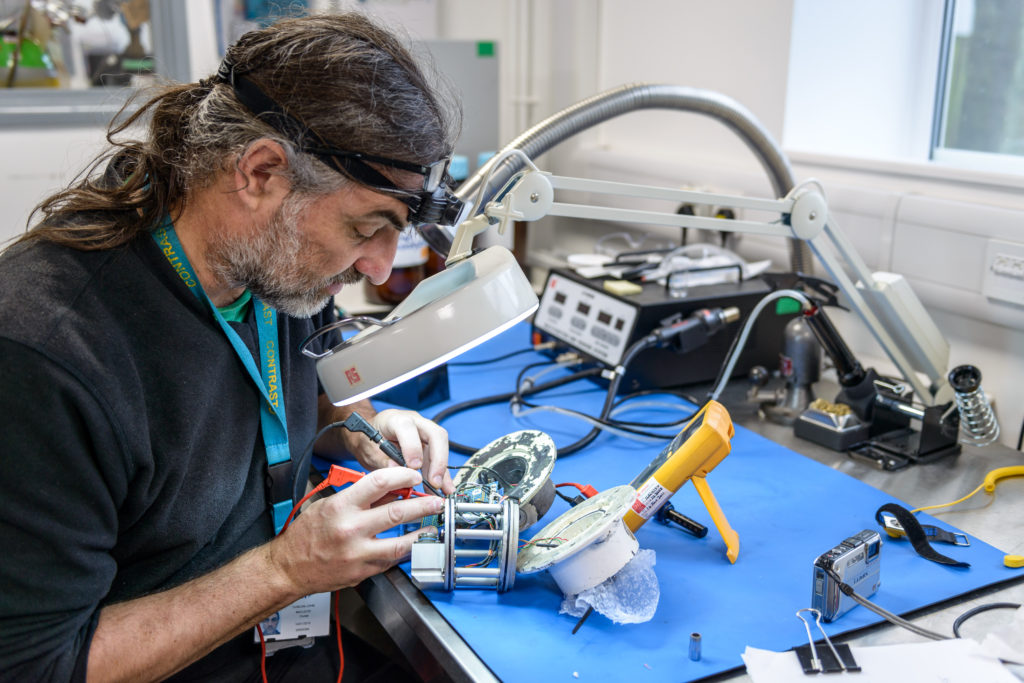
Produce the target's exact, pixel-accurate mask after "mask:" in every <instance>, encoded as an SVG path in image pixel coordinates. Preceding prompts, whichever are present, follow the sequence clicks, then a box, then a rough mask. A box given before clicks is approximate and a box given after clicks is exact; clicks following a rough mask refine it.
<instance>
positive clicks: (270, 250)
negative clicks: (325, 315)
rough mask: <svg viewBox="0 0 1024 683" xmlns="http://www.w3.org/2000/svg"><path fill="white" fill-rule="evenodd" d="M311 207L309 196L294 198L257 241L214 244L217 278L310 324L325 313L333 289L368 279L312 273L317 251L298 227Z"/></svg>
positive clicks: (351, 272) (211, 258) (210, 250)
mask: <svg viewBox="0 0 1024 683" xmlns="http://www.w3.org/2000/svg"><path fill="white" fill-rule="evenodd" d="M311 201H312V198H311V197H309V196H303V195H295V194H289V195H288V196H287V197H286V198H285V200H284V202H282V204H281V206H280V207H279V208H278V210H277V211H276V212H275V213H274V215H273V216H272V217H271V218H270V220H269V221H267V224H266V225H264V226H263V227H262V228H261V229H259V230H257V231H256V234H255V235H253V236H251V237H248V238H245V239H238V238H225V237H216V238H214V239H212V240H210V242H209V243H208V245H207V261H208V264H209V266H210V269H211V270H212V271H213V274H214V275H215V276H216V277H217V278H219V279H220V280H221V281H222V282H225V283H227V285H228V286H229V287H244V288H246V289H248V290H249V291H250V292H252V294H253V296H255V297H256V298H257V299H259V300H260V301H263V302H265V303H266V304H267V305H269V306H270V307H271V308H273V309H274V310H276V311H279V312H281V313H284V314H287V315H290V316H292V317H296V318H309V317H310V316H312V315H315V314H316V313H318V312H319V311H321V310H322V309H323V308H324V306H326V305H327V303H328V302H329V301H330V299H331V296H330V294H328V293H327V292H328V290H329V289H330V288H331V287H332V286H334V285H338V284H341V285H350V284H355V283H357V282H359V281H360V280H362V279H363V274H362V273H360V272H358V271H357V270H355V268H349V269H348V270H346V271H345V272H343V273H340V274H337V275H332V276H328V277H323V276H320V275H317V274H316V272H315V270H314V269H313V268H311V267H310V263H309V258H310V255H311V254H312V253H313V249H312V247H311V245H309V243H308V241H307V240H306V239H305V238H304V237H303V236H302V235H301V234H300V233H299V231H298V229H297V228H296V225H297V223H298V220H299V218H300V217H301V216H302V214H303V212H304V211H305V210H306V208H307V207H308V206H309V204H310V202H311Z"/></svg>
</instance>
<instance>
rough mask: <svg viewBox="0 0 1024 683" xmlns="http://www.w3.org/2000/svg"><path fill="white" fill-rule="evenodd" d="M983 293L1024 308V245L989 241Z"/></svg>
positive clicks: (983, 278) (982, 284)
mask: <svg viewBox="0 0 1024 683" xmlns="http://www.w3.org/2000/svg"><path fill="white" fill-rule="evenodd" d="M981 293H982V294H984V295H985V296H987V297H989V298H991V299H998V300H1000V301H1009V302H1010V303H1013V304H1018V305H1021V306H1024V244H1020V243H1017V242H1005V241H1003V240H991V239H990V240H989V241H988V247H987V248H986V250H985V272H984V275H983V277H982V281H981Z"/></svg>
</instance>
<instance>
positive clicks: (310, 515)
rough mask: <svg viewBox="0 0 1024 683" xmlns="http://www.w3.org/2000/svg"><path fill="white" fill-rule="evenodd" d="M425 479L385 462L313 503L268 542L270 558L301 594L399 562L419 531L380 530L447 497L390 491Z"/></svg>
mask: <svg viewBox="0 0 1024 683" xmlns="http://www.w3.org/2000/svg"><path fill="white" fill-rule="evenodd" d="M385 412H386V411H385ZM399 412H401V411H399ZM421 419H422V418H421ZM421 480H422V479H421V477H420V474H419V472H416V471H415V470H412V469H409V468H406V467H387V468H382V469H378V470H374V471H371V472H370V473H369V474H367V475H366V476H365V477H363V478H362V479H360V480H359V481H357V482H355V483H354V484H352V486H350V487H348V488H347V489H345V490H343V491H341V492H339V493H337V494H335V495H333V496H329V497H327V498H325V499H322V500H319V501H317V502H315V503H313V504H312V505H310V506H309V507H308V508H307V509H305V510H304V511H303V513H302V514H301V515H299V516H298V517H297V518H296V519H295V521H294V522H293V523H292V524H291V526H289V527H288V528H287V529H286V530H285V531H284V532H282V533H281V534H280V535H279V536H277V538H275V539H274V540H273V541H271V542H270V544H269V545H268V549H269V551H270V562H271V564H272V565H273V566H274V567H276V568H277V569H279V570H280V575H281V577H282V578H283V579H284V580H286V581H287V582H289V583H290V584H291V585H293V586H294V587H295V590H296V591H297V594H298V595H307V594H309V593H318V592H321V591H332V590H336V589H338V588H345V587H348V586H354V585H356V584H358V583H359V582H361V581H362V580H363V579H366V578H368V577H370V576H373V575H374V574H378V573H380V572H382V571H384V570H385V569H387V568H389V567H391V566H393V565H395V564H397V563H398V562H400V561H401V560H402V559H404V558H405V557H406V556H408V555H409V553H410V552H412V544H413V543H414V542H415V541H416V539H417V538H418V537H419V535H420V533H421V531H420V530H419V529H417V530H416V531H414V532H411V533H408V534H406V535H404V536H397V537H385V538H377V534H379V533H382V532H384V531H387V530H388V529H391V528H392V527H395V526H397V525H399V524H403V523H406V522H416V521H419V520H421V519H422V518H423V517H427V516H429V515H433V514H436V513H437V512H439V511H440V509H441V505H442V502H443V499H441V498H438V497H437V496H423V497H413V498H410V499H408V500H394V499H393V497H392V496H390V495H389V494H390V492H391V491H394V490H396V489H402V488H406V487H409V486H417V485H419V483H420V481H421ZM385 501H387V502H385Z"/></svg>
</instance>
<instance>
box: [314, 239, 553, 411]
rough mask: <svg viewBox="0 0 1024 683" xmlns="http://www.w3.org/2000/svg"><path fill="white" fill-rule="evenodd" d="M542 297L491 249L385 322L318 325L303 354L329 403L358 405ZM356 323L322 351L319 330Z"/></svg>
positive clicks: (524, 312)
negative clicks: (314, 345)
mask: <svg viewBox="0 0 1024 683" xmlns="http://www.w3.org/2000/svg"><path fill="white" fill-rule="evenodd" d="M538 305H539V301H538V299H537V295H536V294H535V293H534V291H533V287H532V286H531V285H530V281H529V280H528V279H527V278H526V276H525V275H524V274H523V271H522V269H520V268H519V264H518V263H516V260H515V257H513V256H512V252H510V251H509V250H508V249H505V248H504V247H491V248H489V249H485V250H484V251H481V252H480V253H478V254H474V255H472V256H469V257H467V258H463V259H461V260H459V261H458V262H457V263H451V264H450V265H448V267H447V268H445V270H442V271H441V272H439V273H437V274H436V275H432V276H430V277H429V278H427V279H425V280H423V281H422V282H420V283H419V284H418V285H417V286H416V287H415V289H413V290H412V292H410V293H409V296H408V297H406V299H405V300H404V301H402V303H400V304H399V305H398V306H396V307H395V308H394V310H392V311H391V313H390V314H388V315H387V316H386V317H385V318H384V319H383V320H376V319H374V318H362V317H360V318H344V319H341V320H338V321H337V322H335V323H332V324H331V325H327V326H325V327H322V328H320V329H319V330H317V331H316V332H315V333H314V334H313V335H312V336H310V337H309V338H308V339H306V340H305V341H304V342H303V343H302V352H303V353H304V354H306V355H307V356H310V357H312V358H316V359H317V363H316V369H317V374H318V375H319V377H320V383H321V384H322V385H323V387H324V391H325V392H326V393H327V397H328V399H330V401H331V403H333V404H334V405H337V406H343V405H347V404H349V403H355V402H356V401H360V400H362V399H364V398H369V397H370V396H373V395H374V394H378V393H380V392H382V391H386V390H388V389H390V388H391V387H393V386H395V385H397V384H401V383H402V382H404V381H406V380H408V379H412V378H413V377H416V376H417V375H419V374H421V373H424V372H426V371H427V370H430V369H431V368H434V367H437V366H438V365H441V364H442V363H445V362H447V361H448V360H449V359H451V358H454V357H455V356H458V355H459V354H461V353H463V352H465V351H468V350H469V349H471V348H473V347H474V346H477V345H478V344H482V343H483V342H485V341H487V340H488V339H491V338H492V337H495V336H497V335H499V334H501V333H502V332H504V331H505V330H507V329H508V328H510V327H512V326H513V325H515V324H516V323H518V322H520V321H521V320H524V319H526V318H528V317H529V316H530V315H531V314H532V313H533V312H534V311H535V310H537V306H538ZM353 322H362V323H367V324H369V326H368V327H367V328H366V329H364V330H362V331H361V332H359V333H358V334H356V335H354V336H353V337H352V338H351V339H349V340H347V341H345V342H342V343H341V344H339V345H338V346H335V347H334V348H332V349H330V350H329V351H327V352H326V353H322V354H321V353H316V352H314V351H311V350H310V349H309V343H310V342H311V341H312V340H313V339H315V338H317V337H319V336H320V335H322V334H324V333H326V332H329V331H331V330H334V329H338V328H339V327H344V326H348V325H351V324H352V323H353Z"/></svg>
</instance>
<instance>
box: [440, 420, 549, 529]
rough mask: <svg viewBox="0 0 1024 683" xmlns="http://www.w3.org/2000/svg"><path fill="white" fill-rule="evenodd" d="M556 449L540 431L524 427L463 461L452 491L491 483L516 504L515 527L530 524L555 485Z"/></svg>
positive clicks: (546, 504) (546, 503)
mask: <svg viewBox="0 0 1024 683" xmlns="http://www.w3.org/2000/svg"><path fill="white" fill-rule="evenodd" d="M556 454H557V448H556V447H555V442H554V441H553V440H552V439H551V437H550V436H548V435H547V434H545V433H544V432H540V431H537V430H535V429H524V430H521V431H518V432H512V433H511V434H506V435H505V436H503V437H500V438H498V439H495V440H494V441H492V442H491V443H489V444H487V445H486V446H484V447H483V448H481V449H480V450H478V451H477V452H476V453H474V454H473V456H472V457H470V459H469V460H467V461H466V463H465V464H464V465H462V466H461V467H460V468H459V472H458V474H456V475H455V490H456V491H457V492H462V491H464V490H465V488H466V487H467V486H472V485H474V484H480V483H491V484H494V485H495V486H497V487H498V489H499V490H500V495H502V496H506V497H508V498H512V499H514V500H515V501H516V502H517V503H518V504H519V510H520V514H519V528H520V529H525V528H527V527H529V526H531V525H533V524H534V523H535V522H536V521H537V520H538V519H540V518H541V517H543V516H544V514H545V513H547V511H548V510H549V509H550V508H551V503H552V502H553V501H554V499H555V485H554V484H553V483H552V482H551V471H552V470H553V469H554V467H555V456H556Z"/></svg>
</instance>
